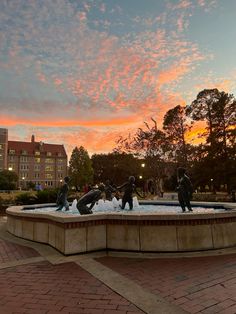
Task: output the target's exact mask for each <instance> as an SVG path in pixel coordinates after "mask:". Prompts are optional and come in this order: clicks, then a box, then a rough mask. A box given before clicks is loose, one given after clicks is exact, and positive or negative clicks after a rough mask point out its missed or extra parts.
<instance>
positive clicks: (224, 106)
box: [187, 89, 236, 190]
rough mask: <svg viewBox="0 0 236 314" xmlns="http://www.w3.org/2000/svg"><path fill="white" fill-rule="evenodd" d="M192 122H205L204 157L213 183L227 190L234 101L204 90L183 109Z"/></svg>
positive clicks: (235, 117) (232, 153)
mask: <svg viewBox="0 0 236 314" xmlns="http://www.w3.org/2000/svg"><path fill="white" fill-rule="evenodd" d="M187 114H188V115H189V116H190V117H191V118H192V119H193V120H195V121H200V120H203V121H206V125H207V126H206V131H207V132H206V134H202V136H206V145H205V149H206V152H207V156H206V158H208V159H209V161H210V162H211V169H212V177H213V178H214V182H215V183H218V185H219V184H220V183H225V184H227V187H228V190H230V185H231V183H230V181H231V176H232V167H233V163H232V159H234V161H235V125H236V100H235V98H234V96H233V95H231V94H227V93H225V92H220V91H219V90H218V89H205V90H203V91H201V92H200V93H199V94H198V95H197V98H196V99H195V100H194V101H193V102H192V104H191V105H190V106H189V107H188V109H187Z"/></svg>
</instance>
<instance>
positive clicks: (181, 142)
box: [163, 105, 191, 165]
mask: <svg viewBox="0 0 236 314" xmlns="http://www.w3.org/2000/svg"><path fill="white" fill-rule="evenodd" d="M186 120H187V119H186V115H185V107H182V106H180V105H178V106H176V107H174V108H172V109H170V110H168V111H167V112H166V114H165V116H164V120H163V130H164V131H165V133H166V137H167V140H168V141H169V142H170V145H171V146H172V151H173V153H174V155H175V159H176V161H180V162H183V163H184V165H186V164H187V160H188V157H187V144H186V140H185V136H186V132H187V131H189V130H190V129H191V127H190V126H189V125H188V124H187V121H186Z"/></svg>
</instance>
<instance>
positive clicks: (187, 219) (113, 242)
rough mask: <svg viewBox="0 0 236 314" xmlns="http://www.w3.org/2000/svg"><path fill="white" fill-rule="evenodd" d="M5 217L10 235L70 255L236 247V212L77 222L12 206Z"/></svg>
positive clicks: (129, 215) (105, 216)
mask: <svg viewBox="0 0 236 314" xmlns="http://www.w3.org/2000/svg"><path fill="white" fill-rule="evenodd" d="M224 206H226V205H225V204H224ZM234 206H235V205H234ZM231 207H232V206H231ZM6 212H7V230H8V231H9V232H10V233H12V234H14V235H15V236H17V237H21V238H24V239H28V240H32V241H36V242H41V243H47V244H49V245H51V246H52V247H54V248H56V249H57V250H59V251H60V252H62V253H63V254H66V255H68V254H76V253H84V252H91V251H97V250H119V251H135V252H183V251H199V250H211V249H221V248H227V247H233V246H236V210H230V211H225V212H218V213H217V212H216V213H204V214H199V213H198V214H194V213H189V214H188V213H186V214H163V213H162V214H160V213H158V214H157V213H152V214H150V213H149V214H145V213H138V214H137V213H133V212H126V213H123V212H122V213H95V214H93V215H87V216H73V215H65V214H63V213H60V212H49V213H42V212H40V213H39V212H35V213H33V212H27V210H22V207H21V206H14V207H10V208H8V209H7V211H6Z"/></svg>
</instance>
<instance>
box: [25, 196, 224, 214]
mask: <svg viewBox="0 0 236 314" xmlns="http://www.w3.org/2000/svg"><path fill="white" fill-rule="evenodd" d="M121 203H122V201H121V199H120V200H119V201H118V200H117V199H116V198H115V197H114V198H113V199H112V201H107V200H102V199H101V200H99V201H98V202H97V203H96V204H95V205H94V207H93V208H92V211H93V212H125V211H127V212H130V210H129V204H128V203H126V206H125V209H124V210H122V209H121ZM76 204H77V200H76V199H75V200H74V201H73V202H72V204H71V206H70V210H68V211H65V208H63V209H62V211H61V212H63V213H65V214H70V215H71V214H73V215H80V213H79V211H78V209H77V207H76ZM88 206H89V205H88ZM133 206H134V207H133V210H132V212H146V213H147V212H158V213H163V214H165V213H181V212H182V210H181V207H180V206H178V205H175V206H170V205H169V206H168V205H164V204H163V205H143V204H142V205H140V204H139V202H138V199H137V197H136V196H135V197H133ZM27 211H31V212H55V211H56V207H43V208H35V209H30V210H27ZM186 211H187V212H188V210H186ZM215 211H224V209H215V208H204V207H193V213H212V212H215Z"/></svg>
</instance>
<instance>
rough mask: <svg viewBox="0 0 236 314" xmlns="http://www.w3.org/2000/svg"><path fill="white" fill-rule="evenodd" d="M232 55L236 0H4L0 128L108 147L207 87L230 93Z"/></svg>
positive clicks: (20, 136) (233, 86) (234, 82)
mask: <svg viewBox="0 0 236 314" xmlns="http://www.w3.org/2000/svg"><path fill="white" fill-rule="evenodd" d="M235 56H236V1H235V0H225V1H223V0H180V1H175V0H145V1H144V0H107V1H100V0H94V1H93V0H91V1H87V0H85V1H83V0H1V1H0V112H1V113H0V127H3V128H8V132H9V139H10V140H23V141H25V140H26V141H30V137H31V134H35V136H36V140H37V141H40V140H42V141H44V142H46V143H55V144H64V145H65V148H66V150H67V152H68V154H69V155H70V153H71V150H72V149H73V148H74V147H75V146H80V145H82V146H84V147H85V148H86V149H87V150H88V151H89V153H90V154H92V153H95V152H97V153H101V152H104V153H105V152H109V151H111V150H112V149H113V148H114V147H115V139H117V138H118V136H119V135H125V134H127V133H129V132H132V131H133V130H136V129H137V128H138V127H140V126H142V125H143V121H149V119H150V117H153V118H155V119H156V120H157V121H158V122H159V126H160V127H161V124H162V119H163V115H164V114H165V112H166V111H167V110H168V109H170V108H172V107H174V106H176V105H179V104H180V105H184V104H190V103H191V101H192V100H194V99H195V97H196V95H197V93H198V92H200V91H201V90H202V89H204V88H213V87H217V88H219V89H220V90H224V91H226V92H230V93H233V94H234V95H236V62H235ZM194 132H196V130H195V131H194Z"/></svg>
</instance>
